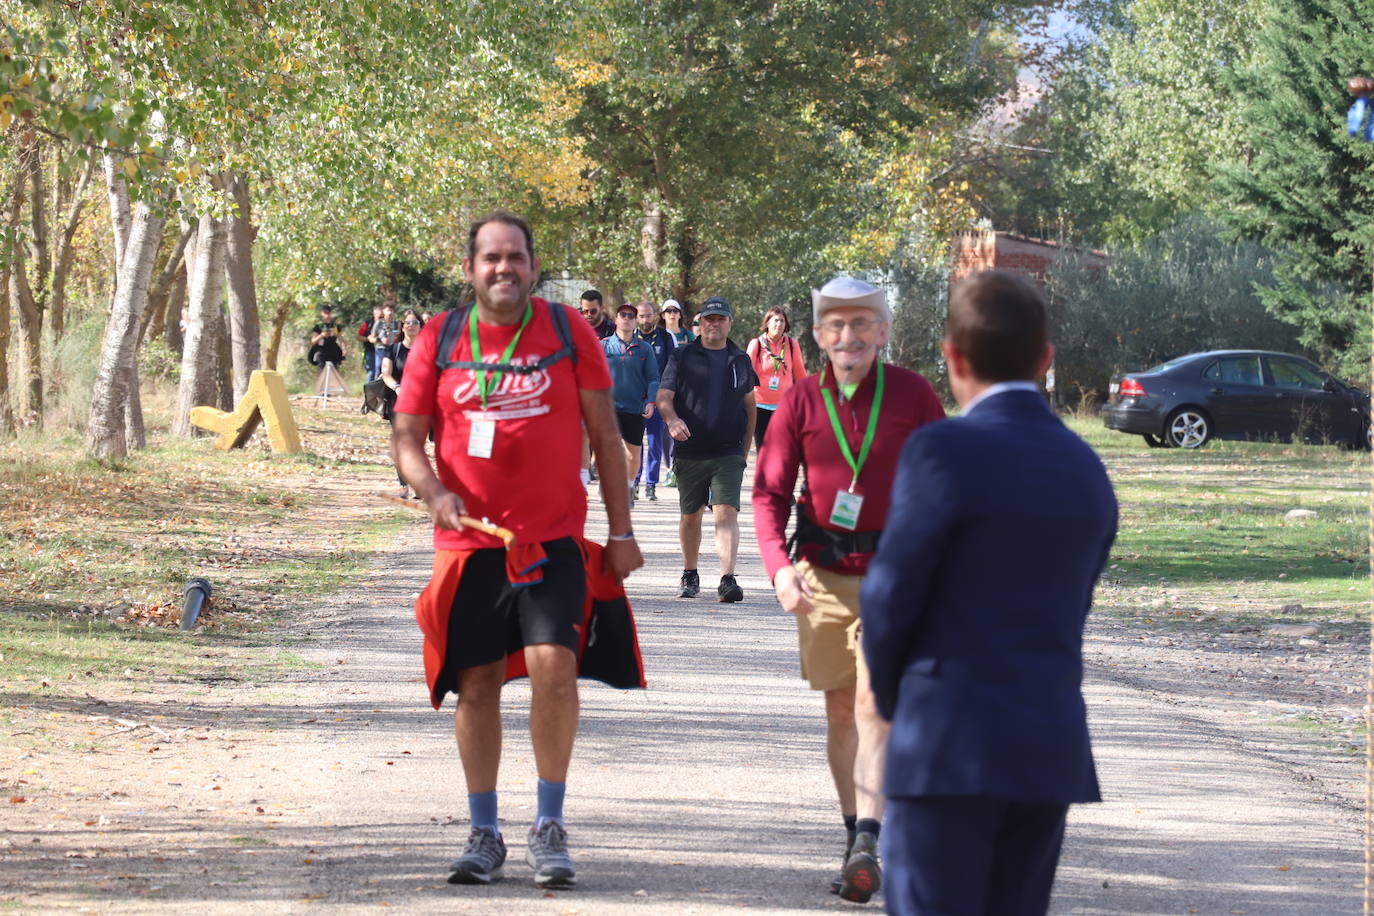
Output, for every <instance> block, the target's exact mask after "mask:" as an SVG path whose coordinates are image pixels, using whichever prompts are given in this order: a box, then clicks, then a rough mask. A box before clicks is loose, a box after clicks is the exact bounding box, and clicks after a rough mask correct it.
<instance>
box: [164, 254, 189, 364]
mask: <svg viewBox="0 0 1374 916" xmlns="http://www.w3.org/2000/svg"><path fill="white" fill-rule="evenodd" d="M187 239H188V241H189V239H190V235H189V233H188V234H187ZM185 307H186V258H182V259H181V266H180V267H178V268H177V272H176V275H175V276H174V277H172V285H171V286H170V287H169V288H168V290H167V346H169V347H171V348H172V352H174V353H176V354H177V355H178V356H180V355H181V348H182V341H183V338H182V331H181V310H182V309H183V308H185Z"/></svg>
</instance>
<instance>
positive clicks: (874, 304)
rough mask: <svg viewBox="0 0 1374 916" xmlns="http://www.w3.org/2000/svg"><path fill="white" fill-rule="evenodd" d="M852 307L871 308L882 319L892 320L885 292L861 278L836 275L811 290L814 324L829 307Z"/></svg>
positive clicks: (819, 321) (819, 320)
mask: <svg viewBox="0 0 1374 916" xmlns="http://www.w3.org/2000/svg"><path fill="white" fill-rule="evenodd" d="M853 307H857V308H866V309H872V310H873V311H874V312H877V313H878V317H879V318H881V319H882V320H883V321H891V320H892V309H891V308H889V307H888V304H887V294H886V293H884V292H883V291H882V290H880V289H878V288H877V287H876V286H872V285H870V284H868V283H865V282H864V281H862V280H855V279H854V278H853V277H836V278H835V279H833V280H831V281H830V282H829V283H827V284H825V285H824V286H822V287H821V288H820V289H813V290H811V309H812V312H811V315H812V319H813V320H814V321H815V323H816V324H820V323H821V317H822V316H823V315H824V314H825V313H826V312H828V311H830V310H831V309H840V308H853Z"/></svg>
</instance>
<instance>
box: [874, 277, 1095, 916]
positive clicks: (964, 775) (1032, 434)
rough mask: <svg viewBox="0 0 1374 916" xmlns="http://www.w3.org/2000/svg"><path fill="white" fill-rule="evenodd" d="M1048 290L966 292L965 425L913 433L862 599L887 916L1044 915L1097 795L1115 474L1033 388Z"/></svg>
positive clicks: (954, 322)
mask: <svg viewBox="0 0 1374 916" xmlns="http://www.w3.org/2000/svg"><path fill="white" fill-rule="evenodd" d="M1045 324H1046V323H1045V306H1044V302H1043V300H1042V299H1041V298H1040V294H1039V292H1038V291H1037V290H1036V289H1035V287H1033V286H1032V285H1031V284H1030V283H1029V282H1027V281H1026V280H1024V279H1023V278H1021V277H1018V276H1016V275H1014V274H1010V273H1006V272H1002V271H988V272H985V273H981V274H975V275H974V276H973V277H971V278H969V279H967V280H964V281H963V282H962V283H960V284H959V285H957V286H956V287H955V288H954V290H953V292H952V293H951V295H950V301H949V319H948V324H947V330H946V336H945V341H944V354H945V363H946V365H947V366H948V368H949V380H950V388H951V389H952V390H953V392H954V397H955V399H956V400H957V401H958V402H959V405H960V407H961V408H962V416H959V417H957V418H954V419H950V420H939V421H936V422H935V423H931V424H929V425H927V426H923V427H921V428H920V429H918V430H916V431H915V432H914V433H912V434H911V437H910V438H909V439H907V441H906V445H905V446H904V447H903V448H902V455H901V458H900V459H899V464H898V466H897V474H896V477H895V479H894V481H893V485H892V502H891V505H890V507H889V509H888V513H887V524H886V526H885V527H884V529H883V532H882V535H881V536H880V538H879V541H878V551H877V553H876V554H875V555H874V557H873V559H872V560H871V561H870V562H869V566H868V575H867V577H866V578H865V579H864V583H863V587H862V589H861V591H860V599H859V606H860V607H861V609H862V610H861V612H860V625H861V627H862V630H861V639H862V644H863V651H864V656H865V658H866V659H867V661H868V667H869V672H870V679H871V683H872V689H873V695H874V700H875V701H876V705H877V707H878V712H879V713H880V714H881V715H882V716H883V717H884V718H885V719H888V720H889V721H890V722H891V723H892V729H891V732H890V733H889V737H888V745H887V764H886V775H885V778H884V783H883V789H884V791H885V792H886V794H887V797H888V803H887V824H886V825H885V826H884V829H883V833H882V852H883V857H884V859H885V860H886V862H887V870H886V873H885V875H884V877H885V879H886V881H885V884H886V903H887V907H888V912H890V913H894V914H897V916H903V914H918V913H921V914H925V913H931V914H933V913H939V914H942V916H975V914H977V916H984V914H986V916H1030V914H1042V913H1044V912H1045V911H1046V910H1047V909H1048V908H1049V901H1050V888H1051V886H1052V885H1053V883H1054V872H1055V868H1056V866H1057V864H1058V861H1059V850H1060V845H1061V844H1062V842H1063V839H1064V820H1065V815H1066V813H1067V812H1068V807H1069V805H1070V804H1071V803H1074V802H1091V801H1099V800H1100V798H1101V796H1100V795H1099V791H1098V785H1097V773H1096V770H1095V768H1094V766H1093V756H1092V748H1091V747H1090V745H1089V742H1088V721H1087V711H1086V708H1085V705H1084V702H1083V694H1082V686H1081V685H1082V679H1083V623H1084V620H1085V619H1086V618H1087V615H1088V608H1089V606H1090V605H1091V604H1092V596H1093V587H1094V586H1095V584H1096V583H1097V578H1098V576H1099V575H1100V574H1101V572H1102V568H1103V566H1104V565H1105V564H1106V562H1107V555H1108V551H1109V550H1110V549H1111V546H1112V541H1113V539H1114V538H1115V537H1116V526H1117V504H1116V497H1115V496H1114V495H1113V493H1112V485H1111V481H1110V480H1108V478H1107V471H1106V469H1105V468H1104V467H1103V466H1102V462H1101V461H1100V460H1099V459H1098V457H1097V455H1096V454H1095V453H1094V452H1093V450H1092V449H1091V448H1090V447H1089V446H1088V445H1087V443H1085V442H1084V441H1083V440H1082V439H1080V438H1079V437H1078V436H1076V435H1075V434H1074V433H1073V432H1072V431H1071V430H1069V429H1067V428H1066V427H1065V426H1064V424H1063V423H1061V422H1060V420H1059V418H1058V417H1057V416H1055V415H1054V413H1053V412H1052V411H1051V410H1050V408H1049V406H1048V404H1047V403H1046V401H1045V398H1044V396H1043V395H1042V394H1041V393H1040V391H1039V390H1038V388H1037V386H1036V383H1035V380H1036V379H1038V378H1041V377H1042V376H1043V375H1044V372H1045V369H1046V367H1047V366H1048V365H1049V363H1050V359H1051V358H1052V356H1053V354H1054V349H1053V347H1052V346H1051V345H1050V344H1049V342H1048V340H1047V333H1046V327H1045Z"/></svg>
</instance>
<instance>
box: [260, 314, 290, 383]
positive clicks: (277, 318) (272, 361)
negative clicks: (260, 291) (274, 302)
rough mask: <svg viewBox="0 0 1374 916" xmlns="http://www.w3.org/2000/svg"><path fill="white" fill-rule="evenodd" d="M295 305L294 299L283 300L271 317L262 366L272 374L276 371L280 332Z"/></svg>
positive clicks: (279, 349) (283, 328)
mask: <svg viewBox="0 0 1374 916" xmlns="http://www.w3.org/2000/svg"><path fill="white" fill-rule="evenodd" d="M295 305H296V301H295V300H294V299H283V300H282V301H281V303H280V304H279V305H278V306H277V311H276V313H275V314H274V315H273V316H272V339H271V340H269V341H268V342H267V355H266V356H265V357H264V358H263V365H265V366H266V367H267V368H268V369H271V370H273V371H274V372H275V371H276V369H277V353H278V352H280V351H281V335H282V331H283V330H285V328H286V319H287V316H289V315H290V314H291V309H292V308H294V307H295Z"/></svg>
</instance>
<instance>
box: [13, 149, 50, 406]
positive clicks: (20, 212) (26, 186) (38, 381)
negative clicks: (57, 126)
mask: <svg viewBox="0 0 1374 916" xmlns="http://www.w3.org/2000/svg"><path fill="white" fill-rule="evenodd" d="M37 156H38V146H37V142H36V141H33V142H29V141H27V140H26V141H24V142H22V143H21V146H20V150H19V155H18V159H17V162H16V168H15V178H14V188H13V193H12V194H11V195H10V200H9V211H8V212H7V213H6V215H5V216H6V222H7V223H8V225H9V231H10V233H11V238H13V239H15V242H14V244H13V245H12V246H11V248H10V259H9V268H10V273H9V297H10V304H11V305H12V306H13V308H14V311H15V314H17V315H18V316H19V331H20V333H21V334H22V335H23V337H24V349H23V350H22V351H21V353H20V356H21V357H22V359H21V360H20V372H21V374H22V376H23V379H24V398H23V401H22V404H21V409H22V411H23V422H25V423H28V424H32V425H34V426H38V427H40V428H41V427H42V425H43V345H42V341H43V312H42V310H41V301H40V300H39V299H38V298H37V297H35V296H34V291H33V286H32V285H31V284H30V283H29V261H30V258H31V256H32V252H33V251H34V250H35V246H34V245H33V244H32V242H31V241H30V242H27V243H26V242H24V241H21V239H23V238H24V233H23V232H22V231H21V229H20V225H21V223H22V221H23V218H24V206H25V204H32V203H33V202H32V201H31V198H30V196H29V191H30V173H29V166H28V163H29V162H30V161H31V160H32V159H33V158H35V157H37ZM30 231H33V227H32V226H31V227H30Z"/></svg>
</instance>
